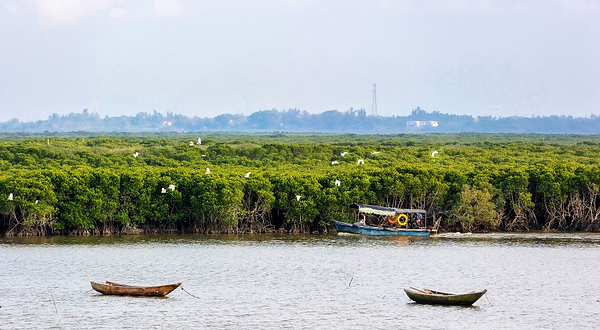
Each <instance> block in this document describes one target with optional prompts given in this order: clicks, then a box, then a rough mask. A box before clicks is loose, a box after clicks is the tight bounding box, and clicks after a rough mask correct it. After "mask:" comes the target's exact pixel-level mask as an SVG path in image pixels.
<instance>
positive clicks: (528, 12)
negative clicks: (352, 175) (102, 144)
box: [0, 0, 600, 122]
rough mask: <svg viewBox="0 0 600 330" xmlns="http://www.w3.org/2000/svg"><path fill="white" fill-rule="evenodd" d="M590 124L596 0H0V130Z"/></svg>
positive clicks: (599, 19) (596, 83) (596, 92)
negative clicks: (107, 119) (86, 125)
mask: <svg viewBox="0 0 600 330" xmlns="http://www.w3.org/2000/svg"><path fill="white" fill-rule="evenodd" d="M374 83H376V84H377V113H378V114H379V115H383V116H392V115H407V114H410V111H411V110H412V109H413V108H415V107H417V106H419V107H421V109H424V110H427V111H440V112H443V113H454V114H468V115H474V116H475V115H481V116H488V115H489V116H499V117H500V116H527V117H529V116H544V115H573V116H590V115H591V114H596V115H598V114H600V0H523V1H517V0H498V1H490V0H397V1H394V0H252V1H248V0H0V121H2V122H4V121H7V120H10V119H12V118H17V119H19V120H21V121H32V120H43V119H47V118H48V116H50V115H51V114H53V113H57V114H59V115H62V114H68V113H71V112H81V111H82V110H83V109H89V110H90V111H91V112H96V113H98V114H100V115H101V116H119V115H135V114H137V113H139V112H152V111H154V110H156V111H159V112H162V113H166V112H167V111H168V112H172V113H176V114H183V115H186V116H198V117H214V116H216V115H219V114H222V113H232V114H239V113H241V114H251V113H253V112H255V111H259V110H270V109H279V110H282V109H288V108H297V109H301V110H306V111H308V112H310V113H320V112H323V111H327V110H341V111H344V110H348V109H349V108H351V107H352V108H354V109H359V108H364V109H366V110H367V112H368V113H371V110H372V99H373V95H372V90H373V87H372V86H373V84H374Z"/></svg>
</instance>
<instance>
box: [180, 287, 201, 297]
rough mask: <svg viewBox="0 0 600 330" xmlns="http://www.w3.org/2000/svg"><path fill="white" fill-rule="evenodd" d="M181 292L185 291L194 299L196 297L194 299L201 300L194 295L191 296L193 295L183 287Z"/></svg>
mask: <svg viewBox="0 0 600 330" xmlns="http://www.w3.org/2000/svg"><path fill="white" fill-rule="evenodd" d="M181 290H183V292H185V293H187V294H189V295H190V296H192V297H194V298H196V299H200V298H198V297H196V296H194V295H193V294H191V293H189V292H187V290H186V289H184V288H183V287H181Z"/></svg>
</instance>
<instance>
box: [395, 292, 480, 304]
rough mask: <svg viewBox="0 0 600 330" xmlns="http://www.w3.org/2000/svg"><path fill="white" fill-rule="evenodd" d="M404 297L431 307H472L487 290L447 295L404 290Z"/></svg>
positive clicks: (445, 293) (444, 293)
mask: <svg viewBox="0 0 600 330" xmlns="http://www.w3.org/2000/svg"><path fill="white" fill-rule="evenodd" d="M404 292H406V295H407V296H408V297H409V298H410V299H411V300H413V301H415V302H417V303H419V304H431V305H459V306H470V305H473V303H475V302H476V301H477V300H479V298H481V296H483V295H484V294H485V293H486V292H487V290H486V289H483V291H472V292H468V293H460V294H454V293H447V292H440V291H433V290H429V289H422V290H419V289H415V288H410V289H404Z"/></svg>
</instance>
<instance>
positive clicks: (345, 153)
mask: <svg viewBox="0 0 600 330" xmlns="http://www.w3.org/2000/svg"><path fill="white" fill-rule="evenodd" d="M347 154H348V152H347V151H344V152H342V153H340V155H341V156H342V157H345V156H346V155H347Z"/></svg>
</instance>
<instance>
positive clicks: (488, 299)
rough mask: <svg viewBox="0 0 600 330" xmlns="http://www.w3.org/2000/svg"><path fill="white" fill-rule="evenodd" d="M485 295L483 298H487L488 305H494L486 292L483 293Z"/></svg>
mask: <svg viewBox="0 0 600 330" xmlns="http://www.w3.org/2000/svg"><path fill="white" fill-rule="evenodd" d="M484 295H485V299H487V301H488V303H490V306H492V307H494V305H492V302H491V301H490V298H488V295H487V292H486V293H484Z"/></svg>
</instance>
